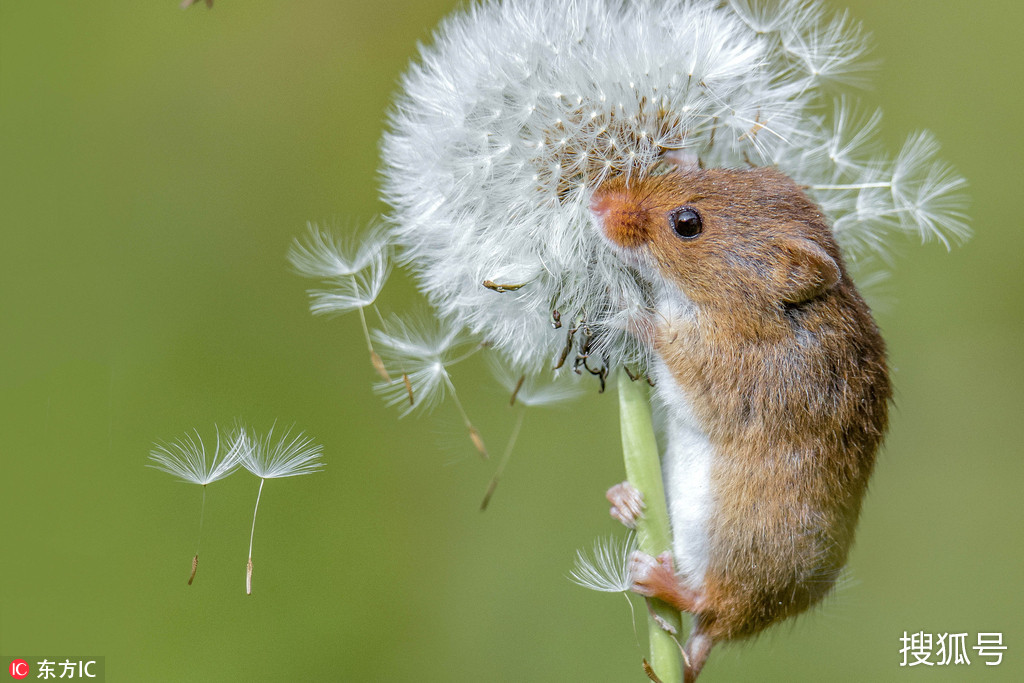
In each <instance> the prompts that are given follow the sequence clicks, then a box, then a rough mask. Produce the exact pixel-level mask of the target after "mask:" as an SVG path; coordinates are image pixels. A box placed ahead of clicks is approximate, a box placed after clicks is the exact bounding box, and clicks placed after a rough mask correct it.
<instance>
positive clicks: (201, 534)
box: [190, 484, 206, 583]
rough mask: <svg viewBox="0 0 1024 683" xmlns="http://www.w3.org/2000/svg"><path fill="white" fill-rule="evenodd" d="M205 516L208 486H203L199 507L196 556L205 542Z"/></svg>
mask: <svg viewBox="0 0 1024 683" xmlns="http://www.w3.org/2000/svg"><path fill="white" fill-rule="evenodd" d="M204 514H206V484H203V502H202V504H201V505H200V506H199V538H197V539H196V555H198V554H199V544H200V543H202V542H203V515H204ZM190 583H191V582H190Z"/></svg>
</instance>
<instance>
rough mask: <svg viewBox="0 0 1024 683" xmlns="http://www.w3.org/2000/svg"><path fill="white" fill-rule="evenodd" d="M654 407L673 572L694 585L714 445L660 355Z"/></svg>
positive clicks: (700, 574) (709, 505)
mask: <svg viewBox="0 0 1024 683" xmlns="http://www.w3.org/2000/svg"><path fill="white" fill-rule="evenodd" d="M653 370H654V381H655V397H656V402H655V403H656V407H657V408H658V412H659V413H660V415H659V417H660V418H661V419H660V422H661V425H662V431H663V437H664V438H663V447H664V453H663V454H662V459H661V469H662V476H663V477H664V479H665V496H666V498H667V500H668V514H669V520H670V522H671V524H672V537H673V543H672V554H673V556H674V559H675V566H676V572H677V573H678V574H679V575H680V576H682V577H684V578H685V579H686V584H687V585H688V586H689V587H690V588H693V589H695V590H698V589H700V587H701V586H702V585H703V582H704V574H705V572H706V571H707V567H708V552H709V547H708V521H709V518H710V516H711V512H712V509H713V505H714V495H713V494H714V492H713V491H712V488H711V466H712V461H713V459H714V448H713V447H712V445H711V442H710V441H709V440H708V437H707V435H706V434H705V433H704V432H703V430H701V428H700V427H699V426H698V425H697V422H696V420H695V418H694V416H693V412H692V409H691V404H690V401H689V399H688V398H687V396H686V394H685V392H683V390H682V389H680V388H679V386H678V385H677V384H676V381H675V378H673V377H672V374H671V372H669V370H668V368H667V367H666V366H665V363H664V362H662V360H661V359H660V358H656V359H655V362H654V368H653Z"/></svg>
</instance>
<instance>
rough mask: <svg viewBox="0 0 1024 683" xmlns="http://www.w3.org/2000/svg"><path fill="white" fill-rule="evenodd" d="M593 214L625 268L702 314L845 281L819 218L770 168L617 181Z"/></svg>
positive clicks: (814, 293) (795, 296)
mask: <svg viewBox="0 0 1024 683" xmlns="http://www.w3.org/2000/svg"><path fill="white" fill-rule="evenodd" d="M591 211H592V212H593V214H594V216H595V218H596V222H597V225H598V227H599V228H600V230H601V233H602V234H603V235H604V237H605V239H606V240H607V241H608V242H609V243H610V244H611V245H612V247H613V249H615V251H616V252H617V253H618V254H619V256H620V258H621V259H622V260H623V262H625V263H627V264H628V265H631V266H634V267H636V268H637V269H638V270H639V271H640V273H641V275H642V276H643V277H645V278H647V279H649V280H651V281H652V282H653V281H656V280H659V279H660V280H661V281H667V282H671V283H674V284H675V285H676V286H678V287H679V288H680V289H681V290H682V291H683V293H684V294H685V295H686V296H687V298H689V299H690V300H691V301H693V302H694V303H696V304H698V305H701V306H706V307H724V308H726V309H733V310H737V309H743V310H748V311H749V310H751V309H760V310H772V309H774V310H781V309H782V308H783V307H784V305H786V304H799V303H802V302H804V301H808V300H811V299H814V298H815V297H818V296H820V295H822V294H824V293H826V292H827V291H829V290H830V289H832V288H833V287H834V286H836V285H837V283H839V282H840V280H841V279H842V277H843V265H842V261H841V259H840V256H839V249H838V247H837V246H836V243H835V240H834V239H833V237H832V232H831V231H830V230H829V228H828V226H827V224H826V223H825V219H824V218H823V217H822V215H821V212H820V211H819V210H818V208H817V207H816V206H815V205H814V203H813V202H811V200H810V199H808V198H807V196H806V195H805V194H804V193H803V191H802V190H801V189H800V188H799V187H798V186H797V185H796V183H794V182H793V181H792V180H790V179H789V178H788V177H787V176H785V175H784V174H782V173H780V172H779V171H776V170H774V169H770V168H757V169H750V170H727V169H709V170H700V169H687V170H680V171H676V172H672V173H668V174H665V175H660V176H651V177H647V178H640V179H637V178H632V179H626V178H625V177H622V176H619V177H616V178H612V179H610V180H608V181H606V182H605V183H604V184H602V185H601V186H600V187H599V188H598V189H597V191H596V192H595V193H594V197H593V199H592V200H591Z"/></svg>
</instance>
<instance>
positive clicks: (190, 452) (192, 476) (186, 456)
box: [149, 429, 244, 586]
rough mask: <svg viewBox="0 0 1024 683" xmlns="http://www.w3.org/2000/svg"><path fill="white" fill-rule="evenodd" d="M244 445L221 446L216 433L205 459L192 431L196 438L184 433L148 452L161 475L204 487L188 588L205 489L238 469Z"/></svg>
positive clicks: (199, 439)
mask: <svg viewBox="0 0 1024 683" xmlns="http://www.w3.org/2000/svg"><path fill="white" fill-rule="evenodd" d="M243 447H244V443H243V441H242V440H240V439H233V440H232V441H231V444H230V446H227V445H224V444H223V443H222V441H221V434H220V430H219V429H218V430H217V445H216V447H215V449H214V452H213V456H212V457H211V458H209V459H207V457H206V446H205V445H204V444H203V440H202V437H200V436H199V432H198V431H197V432H195V439H193V438H192V436H191V435H190V434H186V435H185V436H184V437H182V438H181V439H177V440H175V441H172V442H170V443H158V444H155V445H154V446H153V449H152V450H151V451H150V453H149V458H150V460H152V461H153V463H154V464H151V465H149V466H150V467H153V468H154V469H158V470H160V471H161V472H167V473H168V474H170V475H172V476H175V477H177V478H179V479H181V480H182V481H185V482H188V483H190V484H198V485H199V486H202V487H203V497H202V503H201V505H200V508H199V532H198V535H197V538H196V552H195V555H193V556H192V572H191V573H190V574H189V577H188V585H190V586H191V585H192V582H193V581H194V580H195V578H196V571H197V570H198V569H199V545H200V543H201V542H202V538H203V517H204V515H205V513H206V486H207V484H211V483H213V482H215V481H217V480H218V479H223V478H224V477H226V476H228V475H229V474H231V473H232V472H234V471H235V470H236V469H237V468H238V466H239V458H240V456H241V451H242V449H243Z"/></svg>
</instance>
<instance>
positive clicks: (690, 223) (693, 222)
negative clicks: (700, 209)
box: [668, 206, 704, 240]
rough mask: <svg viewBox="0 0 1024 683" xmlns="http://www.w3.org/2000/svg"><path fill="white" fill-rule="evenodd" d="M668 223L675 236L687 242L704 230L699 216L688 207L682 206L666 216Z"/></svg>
mask: <svg viewBox="0 0 1024 683" xmlns="http://www.w3.org/2000/svg"><path fill="white" fill-rule="evenodd" d="M668 222H669V224H670V225H671V226H672V229H673V230H675V232H676V234H677V235H679V236H680V237H682V238H683V239H688V240H692V239H693V238H694V237H696V236H697V235H699V234H700V233H701V230H703V229H704V225H703V223H701V220H700V214H699V213H697V212H696V211H694V210H693V209H691V208H690V207H689V206H684V207H682V208H681V209H676V210H675V211H673V212H672V213H670V214H669V215H668Z"/></svg>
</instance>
